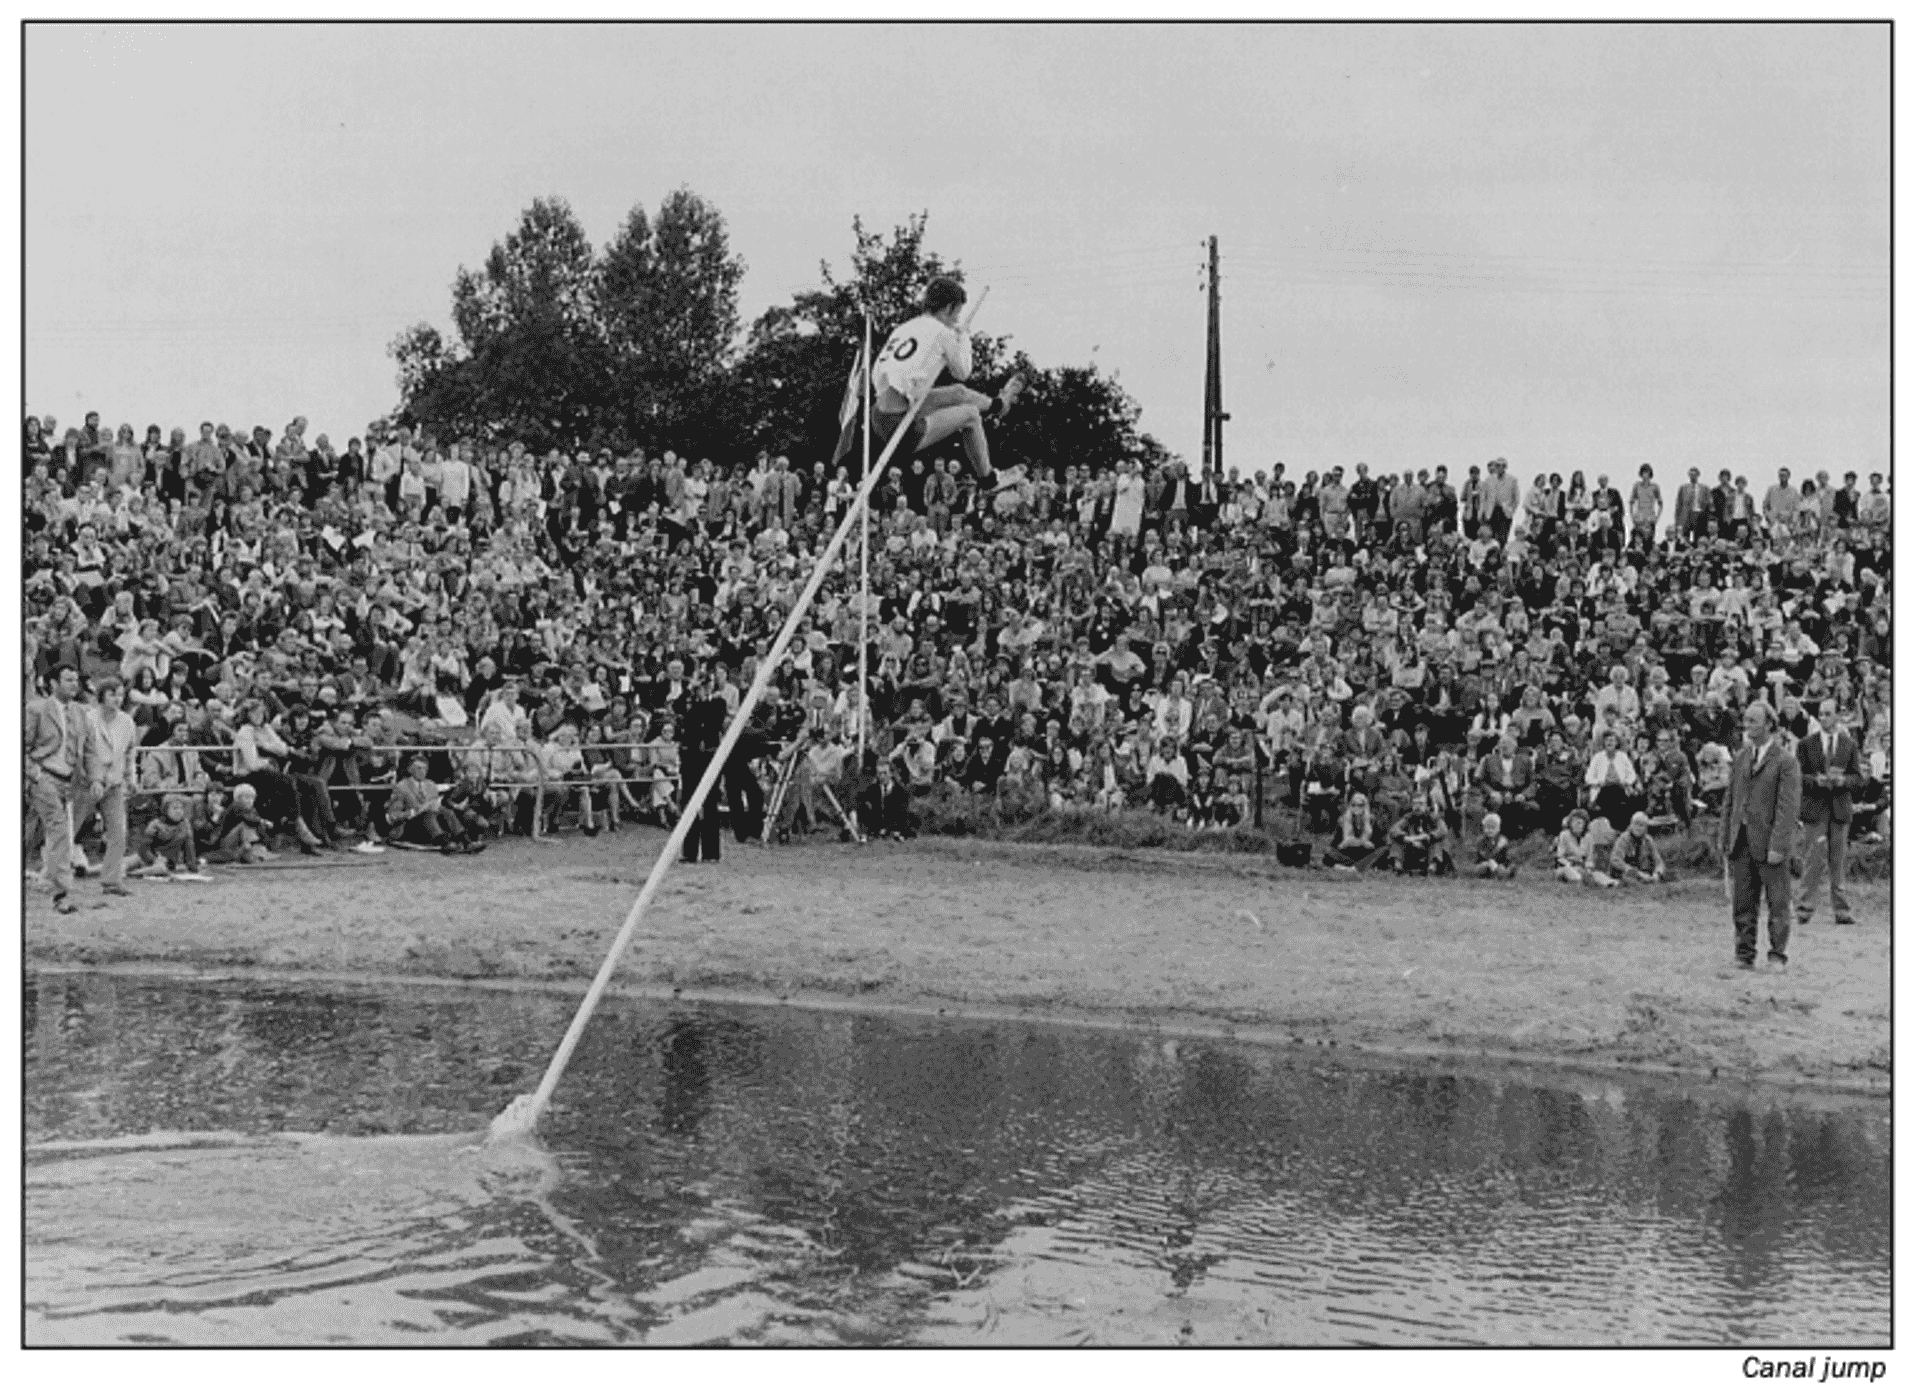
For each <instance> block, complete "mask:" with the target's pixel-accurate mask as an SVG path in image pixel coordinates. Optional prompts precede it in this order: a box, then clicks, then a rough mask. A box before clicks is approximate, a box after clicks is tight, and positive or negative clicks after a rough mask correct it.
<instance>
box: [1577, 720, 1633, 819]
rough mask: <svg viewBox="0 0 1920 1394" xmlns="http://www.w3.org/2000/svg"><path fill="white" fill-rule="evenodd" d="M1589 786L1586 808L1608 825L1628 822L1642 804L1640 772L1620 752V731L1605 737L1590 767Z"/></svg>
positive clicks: (1588, 773) (1613, 731) (1587, 783)
mask: <svg viewBox="0 0 1920 1394" xmlns="http://www.w3.org/2000/svg"><path fill="white" fill-rule="evenodd" d="M1586 785H1587V807H1588V808H1590V809H1592V810H1593V814H1594V816H1595V817H1596V818H1605V819H1606V820H1607V821H1608V822H1609V823H1624V822H1626V821H1627V819H1628V818H1630V817H1631V816H1632V815H1633V812H1634V809H1635V807H1636V806H1637V805H1638V804H1639V803H1640V802H1641V798H1642V791H1641V788H1640V771H1639V770H1638V769H1637V768H1636V767H1635V766H1634V763H1633V759H1632V757H1631V756H1629V755H1628V754H1627V753H1626V751H1624V750H1622V749H1621V748H1620V733H1619V732H1618V731H1616V730H1607V731H1605V732H1603V733H1602V735H1601V737H1600V749H1599V750H1597V751H1595V752H1594V755H1593V759H1592V760H1590V761H1588V763H1587V776H1586Z"/></svg>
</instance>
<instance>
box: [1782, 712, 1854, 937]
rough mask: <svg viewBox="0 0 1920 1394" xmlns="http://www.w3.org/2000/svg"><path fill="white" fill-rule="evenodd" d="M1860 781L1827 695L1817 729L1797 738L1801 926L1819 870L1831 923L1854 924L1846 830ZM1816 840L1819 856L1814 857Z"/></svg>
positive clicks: (1808, 916) (1809, 909) (1848, 743)
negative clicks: (1801, 832) (1828, 896)
mask: <svg viewBox="0 0 1920 1394" xmlns="http://www.w3.org/2000/svg"><path fill="white" fill-rule="evenodd" d="M1863 782H1864V781H1863V780H1862V778H1861V770H1860V747H1859V746H1857V745H1855V744H1854V742H1853V737H1852V736H1850V735H1848V734H1847V733H1846V732H1845V731H1843V730H1841V729H1840V704H1839V703H1838V702H1836V701H1834V700H1833V698H1831V697H1829V698H1827V699H1826V700H1825V701H1823V702H1822V703H1821V704H1820V729H1819V730H1817V731H1809V732H1807V736H1806V739H1805V740H1803V741H1801V742H1800V787H1801V791H1802V792H1801V795H1800V824H1801V827H1803V828H1804V829H1805V830H1806V838H1805V840H1804V842H1803V843H1802V847H1803V850H1802V852H1801V854H1800V856H1801V859H1802V860H1803V861H1804V862H1805V863H1806V871H1805V873H1804V874H1803V875H1802V876H1801V878H1800V897H1799V904H1798V905H1796V906H1795V907H1794V909H1795V913H1796V914H1797V915H1798V916H1799V918H1800V923H1801V924H1805V923H1806V922H1807V921H1808V920H1810V919H1812V918H1813V893H1814V892H1815V891H1817V890H1818V889H1819V888H1820V880H1821V876H1822V874H1823V873H1824V874H1825V877H1826V881H1827V885H1828V888H1829V890H1830V892H1831V894H1832V897H1833V922H1834V923H1835V924H1852V923H1853V914H1852V910H1851V907H1850V906H1848V904H1847V830H1848V828H1849V827H1850V826H1851V824H1852V823H1853V791H1854V790H1855V789H1857V788H1859V787H1860V785H1861V784H1862V783H1863ZM1821 843H1825V844H1826V846H1825V849H1824V855H1822V856H1820V857H1818V858H1816V857H1815V856H1814V850H1815V848H1816V847H1818V846H1819V845H1820V844H1821ZM1823 862H1824V863H1825V865H1824V866H1822V863H1823Z"/></svg>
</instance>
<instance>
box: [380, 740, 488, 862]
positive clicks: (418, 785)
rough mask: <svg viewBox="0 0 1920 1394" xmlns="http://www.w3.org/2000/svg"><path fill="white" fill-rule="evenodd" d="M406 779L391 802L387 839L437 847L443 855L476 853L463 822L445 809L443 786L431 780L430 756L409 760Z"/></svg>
mask: <svg viewBox="0 0 1920 1394" xmlns="http://www.w3.org/2000/svg"><path fill="white" fill-rule="evenodd" d="M406 768H407V773H406V777H405V778H404V779H402V780H400V781H399V782H398V783H396V784H395V785H394V786H393V794H392V796H391V797H390V798H389V799H388V800H387V809H386V819H387V836H388V838H389V839H391V840H392V841H395V842H409V843H413V844H415V845H417V846H422V847H437V848H439V849H440V850H441V851H442V852H443V853H446V854H448V855H452V854H453V853H455V852H464V851H469V850H473V849H472V848H471V846H470V843H469V838H468V834H467V829H466V826H465V824H464V823H463V822H462V820H461V819H460V818H458V817H456V816H455V815H454V814H452V813H451V812H449V811H447V810H446V809H444V808H443V807H442V801H441V795H440V786H439V785H437V784H435V783H434V782H433V781H432V780H430V779H428V778H427V757H426V756H424V755H415V756H412V757H410V758H409V759H408V761H407V766H406Z"/></svg>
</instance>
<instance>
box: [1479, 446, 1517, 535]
mask: <svg viewBox="0 0 1920 1394" xmlns="http://www.w3.org/2000/svg"><path fill="white" fill-rule="evenodd" d="M1486 502H1487V521H1488V522H1489V523H1491V524H1492V525H1493V535H1494V537H1495V538H1496V539H1497V540H1498V541H1499V542H1500V543H1501V544H1502V545H1503V546H1504V545H1505V544H1506V540H1507V535H1508V534H1509V533H1510V532H1512V531H1513V520H1514V518H1515V516H1516V515H1517V514H1518V513H1519V511H1520V481H1519V480H1518V479H1516V478H1515V477H1514V476H1512V475H1510V474H1508V473H1507V462H1506V461H1505V460H1504V459H1496V460H1489V461H1488V462H1487V485H1486Z"/></svg>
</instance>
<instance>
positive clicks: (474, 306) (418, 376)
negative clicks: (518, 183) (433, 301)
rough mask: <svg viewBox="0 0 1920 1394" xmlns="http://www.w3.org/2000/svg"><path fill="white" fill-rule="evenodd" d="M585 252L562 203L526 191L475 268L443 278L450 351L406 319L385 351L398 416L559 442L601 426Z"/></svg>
mask: <svg viewBox="0 0 1920 1394" xmlns="http://www.w3.org/2000/svg"><path fill="white" fill-rule="evenodd" d="M594 281H595V258H594V253H593V245H592V243H590V242H589V241H588V240H587V236H586V233H585V231H584V230H583V229H582V228H581V226H580V223H579V220H578V219H577V218H575V217H574V215H573V210H572V209H571V208H570V207H569V206H568V205H567V202H566V200H564V199H560V198H548V199H536V200H534V202H533V204H532V205H531V206H530V207H528V208H527V210H526V211H525V212H524V213H522V214H521V215H520V223H519V226H518V227H516V228H515V230H514V231H513V232H512V233H511V234H509V235H508V237H507V238H506V240H505V241H504V242H496V243H494V244H493V249H492V251H491V252H489V253H488V255H487V259H486V261H485V263H483V265H482V267H481V269H480V270H478V271H471V270H468V269H467V268H466V267H464V266H463V267H461V268H460V270H459V272H458V274H457V275H456V276H455V277H454V281H453V322H454V327H455V329H456V330H457V331H458V333H459V336H460V351H452V350H449V349H448V348H447V347H446V345H445V344H444V343H442V342H441V339H440V335H439V333H438V332H437V331H436V330H434V329H433V328H432V327H431V326H428V325H415V326H414V327H413V328H412V329H410V330H408V331H407V332H406V333H404V334H402V335H401V336H400V337H399V338H397V339H396V340H395V341H394V342H393V345H392V346H391V349H390V352H391V353H392V354H393V356H394V358H395V359H396V361H397V362H398V364H399V367H400V389H401V393H402V406H401V412H400V415H401V417H402V419H404V420H408V421H410V422H413V423H416V424H423V425H426V426H428V427H429V428H431V429H433V430H435V431H438V432H440V433H442V434H468V433H471V434H481V435H487V436H494V437H498V436H516V437H518V438H520V439H522V440H524V441H526V443H527V444H528V445H529V446H531V447H533V448H534V449H536V450H544V449H546V448H548V447H550V446H556V445H558V446H563V447H570V446H573V445H576V444H579V443H582V442H585V441H587V440H590V439H593V438H595V436H596V434H599V433H603V432H604V429H605V426H606V417H607V407H608V401H609V398H610V397H611V395H612V394H611V387H612V371H611V370H612V355H611V353H610V352H609V349H608V346H607V343H606V339H605V336H604V335H603V334H602V332H601V328H600V325H599V322H598V319H597V315H596V307H595V303H594V294H593V292H594Z"/></svg>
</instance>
